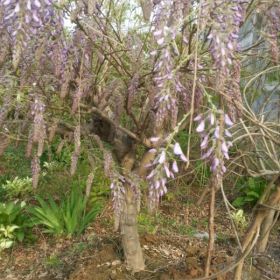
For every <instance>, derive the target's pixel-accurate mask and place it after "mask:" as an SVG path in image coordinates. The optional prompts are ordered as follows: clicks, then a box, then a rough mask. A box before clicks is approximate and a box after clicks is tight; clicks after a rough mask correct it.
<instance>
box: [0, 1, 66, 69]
mask: <svg viewBox="0 0 280 280" xmlns="http://www.w3.org/2000/svg"><path fill="white" fill-rule="evenodd" d="M0 11H1V13H2V15H3V16H2V17H1V18H0V33H2V34H4V33H5V32H8V34H9V37H10V38H11V42H10V45H11V46H12V48H13V65H14V67H15V68H17V66H18V64H19V62H20V58H21V55H22V53H23V52H24V51H25V50H26V49H28V48H29V47H30V45H29V44H28V43H27V42H32V41H31V39H32V38H33V39H34V38H36V36H37V39H36V41H38V40H39V41H40V40H42V36H43V37H45V38H47V39H48V40H52V37H53V36H57V35H58V34H60V33H61V32H62V29H63V28H62V26H63V19H62V17H61V16H59V15H58V13H57V12H56V11H55V9H54V6H53V1H52V0H43V1H39V0H23V1H20V0H0ZM49 26H52V27H54V26H55V27H56V28H51V30H50V31H51V32H50V33H48V32H47V31H46V30H47V29H48V28H46V27H49ZM38 35H40V36H38ZM40 43H41V44H42V43H43V42H40Z"/></svg>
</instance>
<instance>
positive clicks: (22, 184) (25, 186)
mask: <svg viewBox="0 0 280 280" xmlns="http://www.w3.org/2000/svg"><path fill="white" fill-rule="evenodd" d="M3 189H4V190H5V192H6V194H7V196H8V198H10V199H12V198H19V197H22V196H24V195H26V194H30V193H31V191H32V178H30V177H25V178H19V177H15V178H14V179H13V180H7V181H6V183H5V185H4V186H3Z"/></svg>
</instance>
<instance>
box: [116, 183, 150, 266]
mask: <svg viewBox="0 0 280 280" xmlns="http://www.w3.org/2000/svg"><path fill="white" fill-rule="evenodd" d="M120 230H121V236H122V245H123V249H124V255H125V259H126V263H127V266H128V268H130V269H132V271H133V272H137V271H141V270H143V269H144V268H145V264H144V258H143V253H142V249H141V245H140V240H139V234H138V228H137V205H136V201H135V194H134V193H133V190H132V189H131V188H130V186H128V187H127V188H126V193H125V205H124V207H123V213H122V215H121V220H120Z"/></svg>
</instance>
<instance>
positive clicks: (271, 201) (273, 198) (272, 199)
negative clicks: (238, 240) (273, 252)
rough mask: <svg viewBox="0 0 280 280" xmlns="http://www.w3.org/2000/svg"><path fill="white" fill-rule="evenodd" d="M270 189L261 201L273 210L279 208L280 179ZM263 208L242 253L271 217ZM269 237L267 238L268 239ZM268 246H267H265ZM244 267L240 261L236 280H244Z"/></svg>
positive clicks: (258, 213) (258, 211)
mask: <svg viewBox="0 0 280 280" xmlns="http://www.w3.org/2000/svg"><path fill="white" fill-rule="evenodd" d="M274 183H275V184H276V190H275V191H272V192H271V189H272V186H273V184H274ZM267 189H268V197H267V199H265V201H261V202H262V203H263V202H264V203H266V204H267V205H268V206H271V207H272V208H274V207H277V205H279V203H280V177H278V178H276V179H274V180H272V181H271V182H270V183H269V185H268V186H267ZM259 206H260V207H261V208H260V209H258V210H257V211H256V215H255V218H254V220H253V221H252V223H251V225H250V227H249V229H248V231H247V232H246V234H245V236H244V239H243V243H242V251H243V252H244V251H245V250H246V249H247V248H248V247H249V246H250V244H251V242H252V240H253V239H254V237H255V235H256V234H258V233H259V231H260V229H261V228H262V227H263V225H264V223H265V222H264V221H265V220H266V219H267V217H268V216H269V215H270V213H271V210H272V209H269V208H266V207H263V206H262V204H260V205H259ZM268 237H269V233H268V236H266V238H267V239H268ZM265 245H266V244H265ZM243 265H244V260H242V261H240V263H239V264H238V266H237V267H236V270H235V274H234V280H241V279H242V269H243Z"/></svg>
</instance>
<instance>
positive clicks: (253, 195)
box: [232, 177, 266, 208]
mask: <svg viewBox="0 0 280 280" xmlns="http://www.w3.org/2000/svg"><path fill="white" fill-rule="evenodd" d="M239 184H240V186H238V187H237V188H238V190H239V193H240V195H239V196H238V197H237V198H236V199H235V200H234V201H233V202H232V205H233V206H234V207H237V208H242V207H244V206H246V205H247V206H254V205H255V204H256V203H257V201H258V200H259V199H260V197H261V196H262V194H263V192H264V189H265V186H266V181H265V180H263V179H261V178H253V177H250V178H248V179H247V178H245V179H242V180H241V183H239Z"/></svg>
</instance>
